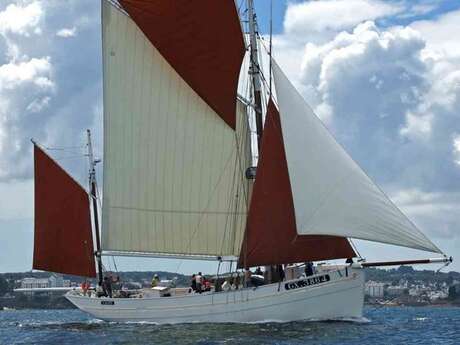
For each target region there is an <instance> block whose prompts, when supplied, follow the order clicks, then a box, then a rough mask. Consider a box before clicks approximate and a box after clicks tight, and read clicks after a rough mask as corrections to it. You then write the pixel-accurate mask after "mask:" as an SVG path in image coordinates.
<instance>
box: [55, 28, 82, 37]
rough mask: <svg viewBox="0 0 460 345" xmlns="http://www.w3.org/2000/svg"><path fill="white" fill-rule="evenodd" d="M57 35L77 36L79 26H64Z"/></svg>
mask: <svg viewBox="0 0 460 345" xmlns="http://www.w3.org/2000/svg"><path fill="white" fill-rule="evenodd" d="M56 36H58V37H63V38H68V37H75V36H77V28H76V27H75V26H74V27H73V28H70V29H69V28H63V29H60V30H59V31H58V32H56Z"/></svg>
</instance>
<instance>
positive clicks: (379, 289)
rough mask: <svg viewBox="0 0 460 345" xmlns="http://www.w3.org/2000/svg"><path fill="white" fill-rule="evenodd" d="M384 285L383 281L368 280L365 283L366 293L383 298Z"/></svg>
mask: <svg viewBox="0 0 460 345" xmlns="http://www.w3.org/2000/svg"><path fill="white" fill-rule="evenodd" d="M384 285H385V284H383V283H377V282H374V281H368V282H367V283H366V285H365V290H364V291H365V294H366V295H367V296H370V297H374V298H383V295H384Z"/></svg>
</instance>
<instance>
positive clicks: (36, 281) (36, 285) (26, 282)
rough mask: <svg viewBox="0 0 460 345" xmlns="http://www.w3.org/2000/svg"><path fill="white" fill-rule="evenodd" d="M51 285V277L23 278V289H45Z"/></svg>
mask: <svg viewBox="0 0 460 345" xmlns="http://www.w3.org/2000/svg"><path fill="white" fill-rule="evenodd" d="M49 287H50V281H49V278H23V279H22V280H21V288H22V289H43V288H49Z"/></svg>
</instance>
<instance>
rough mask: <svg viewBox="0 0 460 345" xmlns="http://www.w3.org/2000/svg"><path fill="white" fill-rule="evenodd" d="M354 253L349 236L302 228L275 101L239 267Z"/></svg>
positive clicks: (310, 259)
mask: <svg viewBox="0 0 460 345" xmlns="http://www.w3.org/2000/svg"><path fill="white" fill-rule="evenodd" d="M355 256H356V254H355V252H354V250H353V248H352V247H351V246H350V243H349V242H348V240H347V239H346V238H342V237H335V236H322V235H318V236H312V235H302V236H300V235H298V234H297V227H296V221H295V213H294V201H293V198H292V190H291V183H290V179H289V172H288V166H287V161H286V153H285V150H284V141H283V134H282V130H281V122H280V115H279V112H278V110H277V109H276V107H275V105H274V104H273V102H272V101H270V103H269V105H268V109H267V116H266V120H265V127H264V135H263V137H262V151H261V155H260V159H259V165H258V168H257V174H256V180H255V182H254V188H253V193H252V197H251V204H250V207H249V214H248V220H247V227H246V233H245V238H244V240H243V244H242V247H241V254H240V262H239V265H240V267H243V266H246V267H252V266H262V265H275V264H286V263H295V262H304V261H317V260H329V259H338V258H350V257H355Z"/></svg>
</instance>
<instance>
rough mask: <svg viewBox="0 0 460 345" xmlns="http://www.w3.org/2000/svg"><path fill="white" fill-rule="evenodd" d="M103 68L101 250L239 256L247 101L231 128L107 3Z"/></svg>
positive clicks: (244, 207) (246, 158) (243, 216)
mask: <svg viewBox="0 0 460 345" xmlns="http://www.w3.org/2000/svg"><path fill="white" fill-rule="evenodd" d="M103 64H104V181H103V182H104V184H103V219H102V247H103V249H104V250H109V251H128V252H150V253H164V254H179V255H180V254H183V255H204V256H218V255H238V253H239V250H240V243H241V240H242V236H243V235H242V234H243V230H244V227H245V222H246V210H247V181H246V180H245V178H244V171H245V169H246V168H247V166H248V165H249V164H250V153H249V142H248V136H247V133H248V129H247V119H246V109H245V106H244V105H243V104H240V103H238V105H237V125H236V130H233V129H232V128H231V127H230V126H228V125H227V124H226V123H225V122H224V121H223V120H222V119H221V118H220V117H219V116H218V115H217V114H216V113H215V112H214V111H213V110H212V109H211V108H210V107H209V106H208V104H207V103H206V102H204V101H203V100H202V99H201V98H200V97H199V96H198V95H197V93H196V92H195V91H194V90H193V89H192V88H191V87H190V86H189V85H188V84H187V83H186V82H185V81H184V80H183V79H182V78H181V77H180V76H179V75H178V74H177V72H176V71H175V70H174V69H173V68H172V67H171V66H170V65H169V64H168V62H167V61H166V60H165V59H164V58H163V57H162V56H161V54H160V53H159V52H158V50H157V49H156V48H155V47H154V46H153V45H152V44H151V43H150V41H149V40H148V39H147V38H146V37H145V35H144V34H143V32H142V31H141V30H140V29H139V28H138V27H137V25H136V24H135V23H134V22H133V21H132V20H131V19H130V18H129V17H128V16H126V15H125V14H123V13H121V12H120V11H119V10H117V9H116V8H115V7H113V6H112V5H110V4H109V3H108V2H106V1H103ZM216 87H219V85H216Z"/></svg>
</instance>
